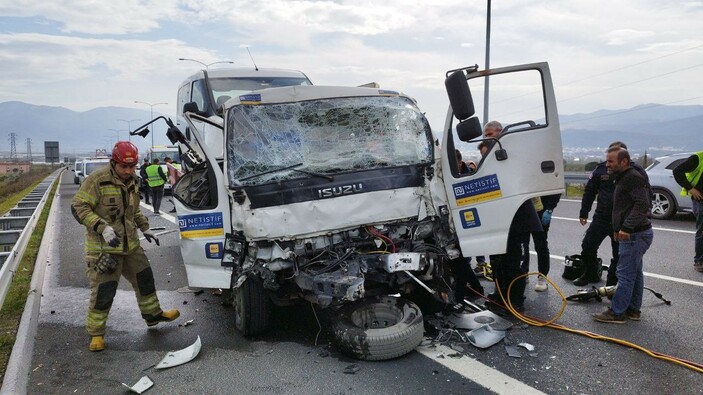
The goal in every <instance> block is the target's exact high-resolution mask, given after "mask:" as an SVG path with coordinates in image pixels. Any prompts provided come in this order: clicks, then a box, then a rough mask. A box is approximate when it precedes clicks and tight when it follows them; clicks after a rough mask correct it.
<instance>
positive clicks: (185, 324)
mask: <svg viewBox="0 0 703 395" xmlns="http://www.w3.org/2000/svg"><path fill="white" fill-rule="evenodd" d="M188 325H193V320H188V321H186V322H184V323H182V324H178V326H188Z"/></svg>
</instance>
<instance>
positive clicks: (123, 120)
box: [117, 119, 138, 141]
mask: <svg viewBox="0 0 703 395" xmlns="http://www.w3.org/2000/svg"><path fill="white" fill-rule="evenodd" d="M117 121H118V122H127V141H132V134H131V133H132V122H136V121H138V119H129V120H127V119H118V120H117Z"/></svg>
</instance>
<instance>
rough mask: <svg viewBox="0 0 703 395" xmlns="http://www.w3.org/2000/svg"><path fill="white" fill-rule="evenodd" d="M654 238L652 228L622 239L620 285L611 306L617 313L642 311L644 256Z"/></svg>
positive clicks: (619, 263) (619, 268) (618, 269)
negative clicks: (628, 238)
mask: <svg viewBox="0 0 703 395" xmlns="http://www.w3.org/2000/svg"><path fill="white" fill-rule="evenodd" d="M653 239H654V232H653V231H652V229H647V230H644V231H642V232H636V233H632V234H631V235H630V240H621V241H620V246H619V255H620V257H619V259H618V268H617V276H618V287H617V288H616V289H615V295H613V302H612V303H611V307H610V308H611V309H612V310H613V312H614V313H615V314H624V313H625V311H627V310H632V311H640V308H641V307H642V293H643V292H644V272H643V270H642V257H643V256H644V253H645V252H647V250H648V249H649V246H651V245H652V240H653Z"/></svg>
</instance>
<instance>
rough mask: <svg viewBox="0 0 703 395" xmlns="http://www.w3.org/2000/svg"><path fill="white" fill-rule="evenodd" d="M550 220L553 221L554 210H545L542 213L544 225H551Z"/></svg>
mask: <svg viewBox="0 0 703 395" xmlns="http://www.w3.org/2000/svg"><path fill="white" fill-rule="evenodd" d="M550 222H552V210H545V212H543V213H542V225H543V226H549V223H550Z"/></svg>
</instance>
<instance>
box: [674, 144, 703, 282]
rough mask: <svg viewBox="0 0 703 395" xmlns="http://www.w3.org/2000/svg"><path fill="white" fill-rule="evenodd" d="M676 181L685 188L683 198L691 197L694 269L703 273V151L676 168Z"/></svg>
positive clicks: (682, 191) (682, 193) (682, 192)
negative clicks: (693, 218) (693, 216)
mask: <svg viewBox="0 0 703 395" xmlns="http://www.w3.org/2000/svg"><path fill="white" fill-rule="evenodd" d="M674 179H675V180H676V182H677V183H679V185H681V186H682V187H683V189H682V190H681V195H682V196H686V195H688V196H690V197H691V200H692V201H691V204H692V206H691V207H692V208H693V215H695V216H696V236H695V237H694V243H695V244H694V245H695V254H696V255H695V256H694V257H693V268H694V269H696V270H697V271H699V272H703V151H700V152H697V153H695V154H693V155H691V156H689V157H688V159H686V161H685V162H682V163H680V164H679V165H678V166H676V168H674Z"/></svg>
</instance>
